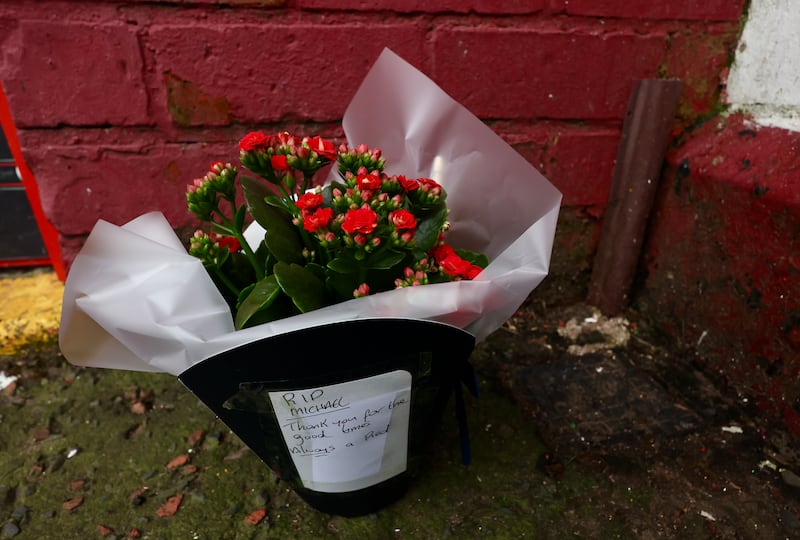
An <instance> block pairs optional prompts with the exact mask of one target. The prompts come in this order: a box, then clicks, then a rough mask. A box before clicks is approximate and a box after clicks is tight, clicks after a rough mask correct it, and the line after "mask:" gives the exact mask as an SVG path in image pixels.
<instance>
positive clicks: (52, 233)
mask: <svg viewBox="0 0 800 540" xmlns="http://www.w3.org/2000/svg"><path fill="white" fill-rule="evenodd" d="M0 126H2V128H3V132H4V133H5V136H6V141H7V143H8V147H9V149H10V150H11V155H12V156H13V157H14V162H15V165H16V167H17V169H18V170H19V175H20V177H21V179H22V186H23V188H24V189H25V194H26V196H27V198H28V202H29V203H30V205H31V210H32V212H33V216H34V219H35V220H36V225H37V226H38V227H39V232H40V234H41V235H42V241H43V242H44V246H45V249H46V250H47V254H48V257H47V258H31V259H13V260H0V268H3V267H5V268H9V267H26V266H52V267H53V270H54V271H55V273H56V275H57V276H58V278H59V279H60V280H62V281H63V280H64V279H66V276H67V273H66V269H65V268H64V263H63V262H62V260H61V248H60V246H59V243H58V233H57V232H56V230H55V228H54V227H53V225H52V224H51V223H50V222H49V221H48V220H47V217H46V216H45V215H44V211H43V210H42V205H41V201H40V199H39V187H38V186H37V185H36V179H35V178H34V176H33V173H32V172H31V170H30V169H29V168H28V166H27V164H26V163H25V159H24V157H23V156H22V150H21V149H20V146H19V139H18V138H17V128H16V127H15V126H14V119H13V118H12V117H11V111H10V109H9V107H8V101H6V95H5V92H3V91H2V88H0Z"/></svg>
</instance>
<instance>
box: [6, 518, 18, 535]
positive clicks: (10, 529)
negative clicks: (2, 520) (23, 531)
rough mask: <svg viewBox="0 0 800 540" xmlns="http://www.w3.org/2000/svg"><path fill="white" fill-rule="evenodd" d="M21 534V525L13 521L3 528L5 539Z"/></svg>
mask: <svg viewBox="0 0 800 540" xmlns="http://www.w3.org/2000/svg"><path fill="white" fill-rule="evenodd" d="M19 533H20V528H19V525H17V524H16V523H14V522H13V521H9V522H8V523H6V524H5V525H4V526H3V537H5V538H13V537H14V536H17V535H18V534H19Z"/></svg>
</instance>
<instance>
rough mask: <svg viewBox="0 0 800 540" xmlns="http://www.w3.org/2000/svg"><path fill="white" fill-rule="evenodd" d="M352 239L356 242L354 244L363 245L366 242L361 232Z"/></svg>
mask: <svg viewBox="0 0 800 540" xmlns="http://www.w3.org/2000/svg"><path fill="white" fill-rule="evenodd" d="M353 241H354V242H355V243H356V245H359V246H363V245H364V244H366V243H367V237H366V236H364V235H363V234H357V235H355V236H354V237H353Z"/></svg>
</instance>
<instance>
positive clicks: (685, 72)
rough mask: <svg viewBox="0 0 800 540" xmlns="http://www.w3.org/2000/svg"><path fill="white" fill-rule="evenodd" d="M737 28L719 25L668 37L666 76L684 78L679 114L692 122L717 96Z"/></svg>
mask: <svg viewBox="0 0 800 540" xmlns="http://www.w3.org/2000/svg"><path fill="white" fill-rule="evenodd" d="M736 40H737V28H736V27H735V26H734V25H727V24H725V25H722V26H713V27H708V26H704V27H703V28H700V29H687V30H682V31H679V32H676V33H675V34H674V35H672V37H671V40H670V47H669V52H668V53H667V61H666V76H667V77H674V78H677V79H680V80H681V81H682V82H683V91H682V93H681V99H680V103H679V105H678V108H679V116H681V117H682V118H683V119H685V121H687V122H689V123H691V122H693V121H694V119H696V118H697V116H698V115H702V114H706V113H708V112H710V111H711V110H713V108H714V107H715V106H716V104H717V103H719V99H720V91H721V86H722V84H723V81H722V77H723V72H724V71H725V70H726V68H727V62H728V57H729V56H730V54H731V53H732V51H733V48H734V47H735V46H736Z"/></svg>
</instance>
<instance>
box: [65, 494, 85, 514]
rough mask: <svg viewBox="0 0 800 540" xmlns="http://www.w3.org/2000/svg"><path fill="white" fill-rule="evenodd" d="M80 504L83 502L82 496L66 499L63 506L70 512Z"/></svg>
mask: <svg viewBox="0 0 800 540" xmlns="http://www.w3.org/2000/svg"><path fill="white" fill-rule="evenodd" d="M82 504H83V497H75V498H74V499H70V500H68V501H66V502H65V503H64V508H66V509H67V511H69V512H72V511H73V510H75V509H76V508H77V507H79V506H80V505H82Z"/></svg>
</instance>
